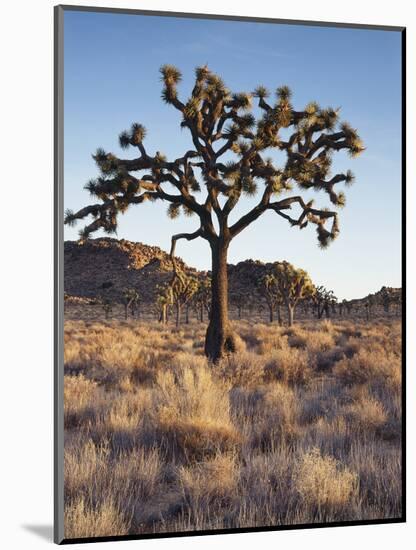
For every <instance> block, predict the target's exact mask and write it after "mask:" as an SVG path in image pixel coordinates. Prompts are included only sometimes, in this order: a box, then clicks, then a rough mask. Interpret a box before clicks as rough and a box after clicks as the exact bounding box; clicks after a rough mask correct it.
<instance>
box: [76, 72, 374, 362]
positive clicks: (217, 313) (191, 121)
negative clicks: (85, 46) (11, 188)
mask: <svg viewBox="0 0 416 550" xmlns="http://www.w3.org/2000/svg"><path fill="white" fill-rule="evenodd" d="M160 72H161V75H162V81H163V84H164V87H163V91H162V98H163V100H164V101H165V102H166V103H167V104H169V105H171V106H173V107H174V108H175V109H177V111H178V112H179V114H180V116H181V117H182V120H181V127H183V128H186V129H187V130H188V131H189V133H190V137H191V139H192V144H193V145H192V147H191V148H190V149H189V150H187V151H185V152H184V154H183V155H182V156H181V157H179V158H176V159H174V160H170V161H169V160H167V159H166V157H165V156H164V155H162V154H161V153H160V152H156V153H155V154H154V155H152V154H150V153H149V152H148V150H147V149H146V148H145V146H144V143H143V142H144V138H145V135H146V130H145V128H144V127H143V126H142V125H141V124H138V123H135V124H133V125H132V127H131V129H130V130H129V131H124V132H122V133H121V134H120V137H119V141H120V146H121V147H123V148H127V147H130V146H132V147H134V148H135V149H136V150H137V152H138V156H135V157H134V158H130V159H123V158H119V157H118V156H117V155H115V154H112V153H107V152H105V151H104V150H103V149H98V150H97V152H96V153H95V155H94V159H95V161H96V163H97V165H98V168H99V169H100V171H101V174H100V176H99V177H98V178H96V179H94V180H91V181H90V182H89V183H87V185H86V188H87V190H88V191H89V192H90V193H91V195H92V196H94V197H98V199H99V202H97V203H95V204H91V205H89V206H86V207H85V208H82V209H81V210H79V211H78V212H75V213H74V212H71V211H67V212H66V220H65V221H66V223H69V224H72V223H74V222H76V221H77V220H78V219H83V218H85V217H87V216H92V221H91V222H90V223H89V224H88V225H86V227H84V229H83V230H82V231H81V234H80V237H81V240H84V239H86V238H88V237H89V235H91V234H92V233H93V232H95V231H97V230H98V229H103V230H104V231H106V232H107V233H113V232H115V231H116V229H117V219H118V214H119V213H123V212H125V211H126V210H127V209H128V208H129V207H130V206H132V205H137V204H141V203H143V202H145V201H148V200H150V201H165V202H167V203H169V209H168V212H169V214H170V216H171V217H176V216H178V215H179V213H180V212H183V213H184V214H193V215H196V217H197V222H198V225H197V227H196V229H195V231H193V232H191V233H179V234H177V235H173V236H172V246H171V256H172V257H173V256H174V254H175V246H176V242H177V241H178V240H179V239H186V240H188V241H191V240H193V239H197V238H198V237H199V238H202V239H205V240H206V241H207V242H208V243H209V246H210V248H211V257H212V270H211V272H212V284H211V287H212V288H211V292H212V300H211V302H212V306H211V307H212V312H211V313H212V314H211V317H210V322H209V325H208V329H207V333H206V339H205V353H206V355H207V356H208V357H209V358H210V359H212V360H214V361H216V360H218V359H219V358H220V357H221V356H222V355H223V354H224V353H225V352H227V351H234V350H235V337H234V334H233V332H232V328H231V325H230V323H229V319H228V300H227V295H228V274H227V254H228V250H229V247H230V243H231V242H232V240H233V239H235V238H236V237H237V235H239V234H240V233H241V232H242V231H244V230H245V229H246V228H247V227H248V226H249V225H250V224H252V223H254V222H255V221H256V220H257V219H258V218H259V217H260V216H261V215H263V214H264V213H266V212H274V213H275V214H277V215H278V216H279V217H281V218H283V219H284V220H286V221H287V222H289V224H290V225H291V226H296V227H298V228H304V227H306V226H307V225H308V224H313V225H314V226H315V227H316V230H317V236H318V241H319V244H320V245H321V246H322V247H325V246H327V245H328V244H329V243H330V242H331V241H332V240H333V239H335V238H336V236H337V235H338V233H339V223H338V214H337V212H336V210H329V209H328V208H326V207H323V208H317V207H315V206H314V204H313V201H305V200H304V199H303V197H302V196H301V195H300V194H293V195H290V196H284V194H285V193H287V192H288V191H291V190H292V188H293V186H294V185H296V186H298V187H299V188H300V189H301V190H303V189H304V190H317V191H322V192H323V193H325V194H327V196H328V198H329V200H330V201H331V203H332V204H333V205H334V206H335V207H342V206H344V204H345V196H344V194H343V192H339V191H338V190H337V189H336V186H337V184H339V183H342V182H344V183H346V184H349V183H351V182H352V181H353V175H352V173H351V172H350V171H349V170H348V171H347V172H345V173H338V174H335V175H331V174H330V168H331V161H332V155H333V153H335V152H337V151H340V150H342V149H345V150H346V151H347V152H348V153H349V154H350V155H351V156H356V155H358V154H360V153H361V152H362V151H363V150H364V147H363V144H362V142H361V140H360V139H359V137H358V134H357V131H356V130H354V129H353V128H351V126H350V125H349V124H347V123H342V124H339V121H338V116H339V110H337V109H333V108H325V109H323V108H321V107H320V106H319V105H318V104H317V103H315V102H312V103H309V104H308V105H307V106H306V107H305V108H304V109H301V110H295V108H294V107H293V105H292V103H291V92H290V90H289V88H288V87H287V86H281V87H279V88H277V90H276V97H275V100H271V101H269V100H268V99H267V98H268V96H269V93H268V91H267V90H266V88H265V87H264V86H258V87H257V88H256V89H255V90H254V91H253V92H252V93H231V92H230V90H229V89H227V88H226V86H225V84H224V82H223V81H222V79H221V78H220V77H219V76H217V75H216V74H214V73H212V72H211V71H210V70H209V69H208V67H206V66H204V67H198V68H197V69H196V71H195V83H194V86H193V89H192V91H191V95H190V97H189V98H188V99H187V100H182V99H180V97H179V93H178V84H179V83H180V81H181V77H182V75H181V73H180V71H179V70H178V69H177V68H176V67H173V66H172V65H164V66H162V67H161V69H160ZM253 98H256V101H257V106H258V110H257V113H256V114H258V117H257V120H256V118H255V116H254V115H253V114H252V113H250V109H251V108H252V101H253ZM282 130H283V132H281V131H282ZM273 149H274V150H277V151H279V152H281V153H283V154H285V155H286V162H285V163H283V165H282V166H277V165H276V164H275V163H274V161H273V159H271V158H267V157H266V151H270V150H273ZM232 153H233V154H234V156H233V159H232V160H230V159H231V154H232ZM198 180H199V181H198ZM200 182H202V184H203V186H204V188H205V191H206V194H205V196H204V197H203V198H202V200H198V199H199V196H197V195H196V193H197V192H198V191H200V190H201V185H200ZM261 184H263V186H262V189H261V190H260V193H259V195H260V196H259V199H258V200H257V201H256V203H255V204H254V206H252V207H251V208H250V209H249V210H248V211H247V212H246V213H245V214H244V215H242V216H241V217H240V218H239V219H237V220H236V221H234V222H233V223H231V222H230V219H229V218H230V214H231V212H232V210H233V209H234V207H235V206H236V205H237V203H238V202H239V200H240V198H241V197H242V196H243V195H248V196H251V197H254V196H255V195H256V194H257V189H258V187H259V185H261ZM168 186H171V187H170V189H172V190H170V189H169V187H168ZM282 195H283V196H282ZM292 207H296V210H297V211H296V212H294V213H292V211H291V209H292ZM214 216H215V217H216V222H217V223H214Z"/></svg>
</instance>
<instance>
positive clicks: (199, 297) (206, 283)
mask: <svg viewBox="0 0 416 550" xmlns="http://www.w3.org/2000/svg"><path fill="white" fill-rule="evenodd" d="M194 303H195V307H196V309H197V313H198V318H199V320H200V321H201V323H203V322H204V312H206V313H207V315H208V318H209V315H210V310H211V278H210V277H202V278H201V279H199V280H198V288H197V290H196V293H195V295H194Z"/></svg>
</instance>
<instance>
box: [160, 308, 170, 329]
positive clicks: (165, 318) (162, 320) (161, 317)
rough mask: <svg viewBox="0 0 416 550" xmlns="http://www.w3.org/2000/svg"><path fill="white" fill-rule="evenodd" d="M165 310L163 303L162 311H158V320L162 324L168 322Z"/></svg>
mask: <svg viewBox="0 0 416 550" xmlns="http://www.w3.org/2000/svg"><path fill="white" fill-rule="evenodd" d="M166 312H167V306H166V305H163V306H162V311H161V312H160V322H161V323H162V325H166V323H167V322H168V318H167V315H166Z"/></svg>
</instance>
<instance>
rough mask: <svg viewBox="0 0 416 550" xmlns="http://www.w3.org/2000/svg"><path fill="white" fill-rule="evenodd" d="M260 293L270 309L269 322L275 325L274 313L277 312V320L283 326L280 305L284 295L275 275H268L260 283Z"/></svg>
mask: <svg viewBox="0 0 416 550" xmlns="http://www.w3.org/2000/svg"><path fill="white" fill-rule="evenodd" d="M260 293H261V294H262V296H263V297H264V299H265V301H266V304H267V307H268V308H269V321H270V323H273V321H274V312H275V311H277V319H278V322H279V325H281V324H282V319H281V315H280V305H281V303H282V300H283V298H282V295H281V293H280V289H279V285H278V283H277V278H276V276H275V275H272V274H271V273H268V274H267V275H265V276H264V277H263V278H262V279H261V281H260Z"/></svg>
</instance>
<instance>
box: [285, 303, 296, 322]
mask: <svg viewBox="0 0 416 550" xmlns="http://www.w3.org/2000/svg"><path fill="white" fill-rule="evenodd" d="M294 316H295V308H294V307H293V306H292V305H290V304H288V306H287V322H288V325H289V326H290V327H291V326H292V325H293V320H294Z"/></svg>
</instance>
